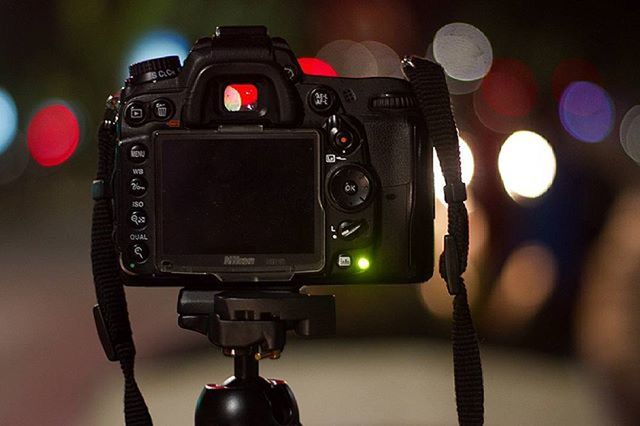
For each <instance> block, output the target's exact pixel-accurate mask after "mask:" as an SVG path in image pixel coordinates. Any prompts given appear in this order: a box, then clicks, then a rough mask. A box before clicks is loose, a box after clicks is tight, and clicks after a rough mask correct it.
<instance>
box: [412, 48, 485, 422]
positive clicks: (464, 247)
mask: <svg viewBox="0 0 640 426" xmlns="http://www.w3.org/2000/svg"><path fill="white" fill-rule="evenodd" d="M402 65H403V71H404V73H405V75H406V76H407V78H408V79H409V82H410V83H411V86H412V87H413V91H414V93H415V95H416V98H417V100H418V105H419V107H420V110H421V111H422V114H423V116H424V121H425V124H426V126H427V131H428V133H429V137H430V138H431V141H432V142H433V146H434V147H435V149H436V153H437V155H438V159H439V161H440V165H441V168H442V174H443V175H444V180H445V187H444V196H445V201H446V203H447V206H448V212H447V214H448V218H449V219H448V220H449V223H448V227H447V235H446V236H445V238H444V252H443V253H442V254H441V255H440V265H439V269H440V275H441V276H442V278H444V280H445V281H446V282H447V289H448V291H449V294H451V295H452V296H454V297H453V327H452V333H451V339H452V342H453V364H454V376H455V379H454V380H455V390H456V405H457V409H458V422H459V423H460V424H461V425H465V426H466V425H481V424H483V423H484V386H483V381H482V364H481V361H480V348H479V345H478V337H477V334H476V331H475V328H474V326H473V321H472V320H471V311H470V310H469V302H468V300H467V289H466V287H465V285H464V279H463V278H462V273H463V272H464V271H465V270H466V268H467V258H468V254H469V217H468V215H467V209H466V207H465V205H464V201H465V200H466V199H467V192H466V188H465V185H464V183H463V182H462V173H461V166H460V147H459V145H458V132H457V130H456V123H455V120H454V118H453V113H452V111H451V100H450V98H449V90H448V88H447V82H446V79H445V75H444V71H443V69H442V67H441V66H440V65H439V64H437V63H434V62H431V61H428V60H426V59H423V58H418V57H409V58H405V59H404V60H403V61H402Z"/></svg>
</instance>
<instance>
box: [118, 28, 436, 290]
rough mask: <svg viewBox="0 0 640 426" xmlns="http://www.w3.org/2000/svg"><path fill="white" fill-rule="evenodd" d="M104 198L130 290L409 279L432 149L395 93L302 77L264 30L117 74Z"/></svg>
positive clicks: (223, 32)
mask: <svg viewBox="0 0 640 426" xmlns="http://www.w3.org/2000/svg"><path fill="white" fill-rule="evenodd" d="M117 120H118V123H117V124H118V125H117V135H118V136H117V138H118V143H117V148H116V153H115V164H114V174H113V179H112V183H111V185H112V187H111V191H112V194H113V199H114V220H115V222H116V223H115V233H114V240H115V244H116V250H117V252H118V254H119V257H120V265H121V269H122V272H123V276H124V277H125V282H126V283H127V284H129V285H147V286H154V285H176V286H187V287H189V286H191V287H201V288H213V289H226V288H247V289H249V288H251V289H257V288H258V289H259V288H277V287H280V288H289V287H300V286H301V285H307V284H338V283H340V284H342V283H344V284H350V283H357V282H366V283H410V282H423V281H425V280H427V279H429V278H430V277H431V274H432V272H433V209H434V200H433V170H432V164H433V163H432V151H433V150H432V146H431V144H430V142H429V139H428V137H427V135H426V131H425V128H424V124H423V121H422V119H421V117H420V113H419V111H418V107H417V105H416V100H415V98H414V96H413V94H412V93H411V88H410V86H409V83H408V82H407V81H406V80H402V79H396V78H377V77H376V78H339V77H323V76H313V75H305V74H304V73H303V72H302V70H301V68H300V66H299V64H298V61H297V59H296V56H295V55H294V53H293V52H292V51H291V49H290V48H289V46H288V44H287V42H286V41H285V40H283V39H282V38H277V37H274V38H271V37H269V36H268V34H267V31H266V29H265V28H264V27H220V28H218V29H217V30H216V33H215V35H214V36H213V37H206V38H201V39H199V40H198V41H197V42H196V43H195V45H194V46H193V48H192V49H191V52H190V53H189V55H188V57H187V58H186V60H185V61H184V64H181V63H180V59H179V58H178V57H177V56H169V57H163V58H156V59H151V60H148V61H144V62H140V63H137V64H134V65H132V66H131V67H130V75H129V77H128V79H127V80H126V82H125V87H124V88H123V89H122V91H121V94H120V103H119V114H118V119H117Z"/></svg>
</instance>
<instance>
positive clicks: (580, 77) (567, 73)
mask: <svg viewBox="0 0 640 426" xmlns="http://www.w3.org/2000/svg"><path fill="white" fill-rule="evenodd" d="M574 81H591V82H593V83H596V84H600V85H602V76H601V75H600V72H599V71H598V69H597V68H596V67H595V65H593V64H592V63H591V62H589V61H587V60H586V59H582V58H570V59H566V60H564V61H562V62H560V63H559V64H558V66H557V67H556V68H555V69H554V70H553V74H552V76H551V88H552V90H553V96H554V97H555V98H556V99H557V100H560V97H561V96H562V93H563V92H564V90H565V89H566V88H567V86H568V85H569V84H571V83H572V82H574Z"/></svg>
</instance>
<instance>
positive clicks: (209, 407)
mask: <svg viewBox="0 0 640 426" xmlns="http://www.w3.org/2000/svg"><path fill="white" fill-rule="evenodd" d="M178 324H179V325H180V327H182V328H185V329H188V330H193V331H197V332H199V333H202V334H204V335H206V336H207V337H208V338H209V341H211V343H213V344H214V345H216V346H219V347H221V348H222V350H223V353H224V354H225V355H227V356H231V357H233V359H234V373H233V376H231V377H229V378H228V379H227V380H226V381H225V382H224V384H222V385H206V386H205V387H204V389H203V390H202V393H201V394H200V397H199V399H198V403H197V405H196V413H195V426H214V425H215V426H263V425H264V426H302V424H301V423H300V415H299V412H298V405H297V403H296V399H295V396H294V395H293V392H292V391H291V388H289V386H288V385H287V384H286V383H285V382H284V381H282V380H277V379H264V378H262V377H260V375H259V373H258V371H259V365H258V363H259V361H260V360H261V359H264V358H270V359H278V358H279V357H280V354H281V353H282V351H283V350H284V346H285V343H286V333H287V331H288V330H295V332H296V334H298V335H299V336H309V337H311V336H327V335H331V334H333V333H335V327H336V316H335V301H334V297H333V296H308V295H304V294H300V293H298V292H286V291H246V292H230V291H222V292H214V291H207V290H192V289H186V288H184V289H182V290H181V291H180V296H179V299H178Z"/></svg>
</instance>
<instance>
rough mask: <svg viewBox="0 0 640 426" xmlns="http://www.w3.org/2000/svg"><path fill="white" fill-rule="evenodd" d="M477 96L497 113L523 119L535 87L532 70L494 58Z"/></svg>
mask: <svg viewBox="0 0 640 426" xmlns="http://www.w3.org/2000/svg"><path fill="white" fill-rule="evenodd" d="M480 93H481V96H482V98H483V100H484V101H485V102H486V104H487V105H488V106H489V107H491V109H492V110H493V111H495V112H496V113H498V114H501V115H504V116H508V117H523V116H525V115H527V114H529V112H531V110H532V109H533V107H534V105H535V103H536V101H537V98H538V85H537V84H536V79H535V76H534V74H533V71H531V69H530V68H529V67H528V66H527V65H526V64H525V63H524V62H522V61H519V60H517V59H496V60H494V62H493V65H492V67H491V71H490V72H489V74H488V75H487V76H486V77H485V78H484V81H483V82H482V86H480Z"/></svg>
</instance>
